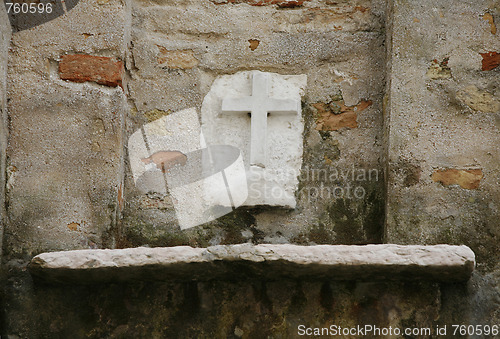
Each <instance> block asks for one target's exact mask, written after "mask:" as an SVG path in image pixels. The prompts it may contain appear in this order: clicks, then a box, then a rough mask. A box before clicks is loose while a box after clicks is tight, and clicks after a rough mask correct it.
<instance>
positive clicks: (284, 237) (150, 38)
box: [0, 0, 500, 339]
mask: <svg viewBox="0 0 500 339" xmlns="http://www.w3.org/2000/svg"><path fill="white" fill-rule="evenodd" d="M232 2H236V3H227V2H226V1H216V0H214V1H210V0H161V1H143V0H136V1H133V2H128V1H119V0H81V1H80V3H79V4H78V5H77V7H76V8H75V9H73V10H72V11H71V12H69V13H68V14H66V15H65V16H62V17H60V18H58V19H55V20H53V21H51V22H48V23H46V24H44V25H42V26H38V27H35V28H34V29H31V30H27V31H22V32H19V33H16V34H15V35H14V37H13V39H12V43H11V50H10V53H9V55H8V58H9V69H8V77H7V80H8V82H7V91H6V90H5V81H3V82H2V81H0V89H1V91H0V93H3V97H2V98H3V99H1V100H2V101H1V102H2V103H3V105H0V107H2V114H3V118H2V120H1V121H2V124H3V125H2V128H4V129H5V128H6V126H7V125H6V123H5V122H6V120H5V118H6V112H7V111H6V110H5V107H7V104H8V113H9V118H10V141H9V145H8V149H7V154H8V157H9V159H8V168H7V169H5V168H2V170H1V173H2V174H1V175H2V176H4V173H5V172H7V176H8V185H7V192H6V193H5V194H1V195H0V196H1V198H0V199H4V197H5V196H6V197H7V199H8V204H7V205H8V210H7V211H8V216H9V218H8V222H7V223H6V230H5V235H4V241H3V244H4V248H3V255H4V258H3V262H2V266H3V270H2V271H3V273H4V274H3V275H2V297H1V298H0V300H1V301H2V305H1V310H2V312H1V313H2V320H1V323H0V335H2V337H3V336H4V335H5V336H7V335H12V337H13V338H30V339H31V338H47V337H61V338H67V337H75V338H103V337H110V338H127V337H153V338H164V337H229V338H231V337H233V338H236V337H244V338H256V337H257V338H258V337H292V338H293V337H298V333H297V326H298V325H300V324H304V325H306V326H310V327H323V326H329V325H332V324H337V325H339V326H342V327H347V326H356V325H358V324H361V325H364V324H372V325H377V326H379V327H382V326H385V327H388V326H393V327H401V328H404V327H421V328H422V327H433V328H435V326H438V325H439V326H444V325H448V326H450V324H467V325H468V324H474V325H475V324H482V325H494V324H498V323H499V321H500V311H499V310H500V292H499V291H500V287H499V286H500V278H499V272H500V270H499V264H498V262H499V255H500V254H499V253H500V251H499V243H500V241H499V238H498V237H499V236H500V235H499V230H500V228H499V226H498V221H497V220H498V215H499V212H498V211H499V210H500V207H499V203H500V196H499V190H498V182H499V180H500V179H499V177H500V173H499V168H500V166H499V158H498V145H499V137H498V136H499V134H498V133H499V132H498V130H499V121H500V120H499V118H498V117H499V112H495V111H488V110H490V109H489V108H488V107H496V106H495V100H498V96H499V92H498V91H499V86H498V85H499V84H498V81H499V80H498V79H499V76H498V74H499V72H500V70H499V68H496V69H493V70H489V71H483V70H482V65H481V55H480V53H485V52H490V51H497V52H500V45H499V36H498V33H496V34H494V33H492V28H491V25H490V23H489V21H488V20H485V19H484V15H485V14H486V13H490V15H492V17H493V18H494V19H495V20H496V21H495V22H497V23H498V22H499V20H500V19H499V16H500V13H499V7H498V4H497V3H496V2H495V1H493V0H492V1H486V0H485V1H472V0H471V1H468V0H460V1H446V0H439V1H424V2H422V1H402V0H401V1H400V0H397V1H390V2H389V4H388V6H387V8H386V3H385V2H384V1H378V0H373V1H368V0H349V1H347V0H346V1H344V0H342V1H330V0H311V1H305V2H304V5H303V6H296V7H291V8H279V7H278V6H276V5H270V6H250V5H248V4H246V3H244V2H250V3H251V2H252V1H243V0H242V1H232ZM283 2H285V1H283ZM4 21H5V22H7V21H6V20H4ZM2 22H3V21H2ZM2 32H4V31H2ZM5 32H6V33H7V35H4V33H2V39H3V40H2V41H4V45H2V46H8V40H9V38H8V33H9V32H10V28H9V27H5ZM250 40H252V41H254V42H253V44H255V41H257V40H258V41H259V43H258V45H257V46H255V45H253V47H256V48H254V49H252V48H250V47H251V46H252V42H251V41H250ZM6 41H7V42H6ZM176 51H182V53H176ZM0 52H2V53H3V54H0V80H1V79H2V72H1V69H2V67H5V66H6V65H7V54H6V52H7V48H0ZM66 54H82V55H83V54H84V55H92V56H101V57H113V58H115V59H118V60H121V61H124V62H125V66H126V74H125V76H124V80H125V81H126V83H125V85H124V90H122V89H121V88H119V87H116V88H110V87H106V86H102V85H97V84H95V83H73V82H66V81H63V80H61V79H60V77H59V73H58V64H59V62H60V61H61V56H63V55H66ZM176 58H177V59H176ZM183 58H187V60H183ZM159 60H163V62H159ZM164 60H167V64H165V62H164ZM168 60H170V61H168ZM434 60H436V61H434ZM168 62H170V65H169V64H168ZM178 65H181V66H180V67H179V66H178ZM182 65H184V66H182ZM186 65H187V66H186ZM246 69H259V70H263V71H271V72H278V73H283V74H307V75H308V77H309V83H308V88H307V93H306V96H305V99H304V102H303V103H302V104H303V112H304V119H305V121H306V132H305V134H304V140H305V143H304V147H305V148H304V149H305V156H304V165H305V166H309V168H315V169H325V168H337V169H340V170H350V169H351V168H352V166H354V168H360V169H377V170H379V172H380V176H379V178H378V180H377V181H376V182H364V183H362V184H363V185H365V186H364V187H365V189H366V190H367V192H369V193H370V195H368V196H367V199H364V200H363V199H361V200H352V199H351V200H349V199H337V200H331V199H308V198H307V197H304V198H303V199H301V200H299V204H298V208H297V209H296V210H293V211H290V210H280V209H275V208H266V207H258V208H255V209H240V210H238V211H237V212H235V213H233V214H231V215H228V216H226V217H224V218H222V219H221V220H219V221H217V222H214V223H211V224H208V225H203V226H200V227H197V228H194V229H191V230H187V231H181V230H179V229H178V225H177V224H176V222H175V218H174V214H173V210H172V205H171V204H170V202H169V198H168V197H162V196H148V195H142V194H141V193H140V192H138V191H137V190H136V188H135V187H134V185H133V184H132V181H131V178H130V169H129V168H128V164H127V163H126V162H127V153H126V152H127V150H126V147H125V145H126V138H127V137H128V136H129V135H130V134H131V133H132V132H133V131H135V130H136V129H137V128H139V127H140V126H141V125H143V124H145V123H148V122H150V121H152V120H154V119H157V118H159V117H161V116H162V115H166V114H169V113H171V112H173V111H176V110H180V109H183V108H187V107H196V108H199V107H200V105H201V101H202V99H203V97H204V95H205V94H206V93H207V92H208V89H209V87H210V84H211V83H212V81H213V79H214V78H215V76H217V75H220V74H226V73H234V72H237V71H239V70H246ZM3 74H5V72H4V73H3ZM3 79H4V80H5V79H6V77H5V76H4V77H3ZM472 85H474V86H475V87H474V88H472V87H471V86H472ZM1 86H4V87H1ZM6 92H7V94H6ZM384 93H385V95H386V96H385V100H384ZM484 93H489V94H490V96H488V95H486V94H484ZM7 97H8V98H9V99H10V100H9V102H8V103H7V101H6V98H7ZM482 98H483V99H484V98H486V102H485V101H484V100H483V99H482ZM363 100H366V101H368V100H369V101H371V105H370V106H369V107H368V108H367V109H365V110H363V111H361V112H358V115H357V123H358V127H357V128H345V127H344V128H340V129H339V130H331V131H317V130H316V126H317V119H318V116H319V115H320V114H321V113H322V112H321V110H323V111H324V112H323V113H325V112H326V113H328V114H338V113H339V112H338V111H336V110H335V109H336V108H335V105H337V104H338V103H340V101H343V104H345V105H346V106H355V105H357V104H358V103H359V102H360V101H363ZM336 102H337V103H336ZM479 107H481V109H483V110H486V111H487V112H485V111H482V110H481V109H478V108H479ZM485 107H486V108H485ZM6 136H7V134H6V133H3V134H2V138H6ZM5 140H6V139H1V140H0V143H1V145H2V149H1V150H0V154H1V155H2V159H4V157H5V153H6V152H5V147H7V146H6V143H5ZM3 163H4V161H3V160H2V166H4V165H3ZM385 168H387V172H385V171H384V169H385ZM444 169H451V170H457V171H462V172H459V175H463V176H465V177H466V178H469V179H470V177H469V174H471V175H472V179H471V180H476V179H477V178H478V177H479V175H478V174H474V173H476V172H474V173H469V174H466V173H465V172H463V171H468V170H473V171H476V170H481V173H482V175H481V179H480V182H479V186H478V187H477V188H471V187H472V186H474V183H469V188H462V187H461V186H460V185H459V184H458V182H457V184H454V185H453V184H452V185H448V186H445V185H443V180H445V179H443V178H441V179H440V180H441V182H440V181H439V180H437V179H436V177H435V176H434V177H433V175H434V174H435V173H436V171H439V170H444ZM447 173H451V174H449V175H450V176H451V177H452V179H453V178H455V179H456V177H453V176H455V175H456V173H455V172H453V171H452V172H447ZM467 173H468V172H467ZM384 177H385V178H384ZM1 178H3V177H0V179H1ZM433 178H434V179H436V180H434V179H433ZM384 179H385V180H386V181H385V182H384ZM460 180H461V179H460ZM445 181H446V180H445ZM0 182H5V180H0ZM348 183H350V182H349V180H348V179H347V180H346V181H341V182H340V183H333V184H334V185H337V184H340V185H345V184H348ZM461 183H462V184H463V185H465V186H467V185H468V184H467V183H463V182H461ZM320 184H321V181H304V182H302V183H301V187H317V186H318V185H320ZM327 184H328V183H327ZM329 184H332V183H329ZM351 184H352V182H351ZM0 186H1V187H2V188H1V190H3V187H4V185H3V184H1V185H0ZM0 206H4V203H3V200H1V201H0ZM384 207H385V211H384ZM384 219H385V225H384ZM247 241H250V242H255V243H259V242H262V243H265V242H274V243H279V242H291V243H299V244H303V245H312V244H319V243H330V244H338V243H342V244H347V243H348V244H362V243H367V242H381V241H385V242H390V243H401V244H413V243H415V244H431V243H432V244H433V243H451V244H467V245H469V246H470V247H471V248H472V249H473V250H474V251H475V252H476V254H477V256H478V269H477V271H476V273H475V274H474V276H473V277H472V279H471V280H470V281H469V282H468V283H463V284H437V283H434V282H429V281H424V282H418V281H415V282H362V281H348V282H332V281H314V282H302V281H280V282H265V281H239V282H237V281H236V282H229V281H225V282H203V283H201V282H188V283H163V282H155V283H151V282H136V283H129V284H107V285H90V286H80V285H47V284H44V283H43V282H40V281H33V279H32V277H31V276H30V275H29V274H28V273H27V271H26V264H27V262H28V261H29V260H30V259H31V257H32V256H33V255H34V254H38V253H40V252H44V251H53V250H71V249H78V248H95V247H100V248H114V247H133V246H140V245H149V246H173V245H185V244H189V245H192V246H207V245H209V244H210V245H212V244H228V243H241V242H247ZM416 337H419V336H416ZM420 337H424V338H425V336H420ZM455 337H457V336H455ZM463 337H465V336H463Z"/></svg>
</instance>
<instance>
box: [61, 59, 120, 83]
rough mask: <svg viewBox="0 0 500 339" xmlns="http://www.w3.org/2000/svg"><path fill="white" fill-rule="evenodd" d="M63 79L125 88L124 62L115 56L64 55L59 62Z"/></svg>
mask: <svg viewBox="0 0 500 339" xmlns="http://www.w3.org/2000/svg"><path fill="white" fill-rule="evenodd" d="M59 73H60V77H61V79H63V80H69V81H73V82H85V81H91V82H96V83H98V84H100V85H105V86H110V87H116V86H120V87H122V88H123V84H122V82H123V73H124V67H123V62H121V61H117V60H115V59H114V58H107V57H99V56H93V55H79V54H76V55H63V56H62V57H61V61H60V63H59Z"/></svg>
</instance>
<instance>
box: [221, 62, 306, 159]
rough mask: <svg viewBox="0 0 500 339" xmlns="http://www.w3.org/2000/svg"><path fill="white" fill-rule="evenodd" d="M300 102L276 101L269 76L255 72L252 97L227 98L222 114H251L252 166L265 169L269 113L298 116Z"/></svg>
mask: <svg viewBox="0 0 500 339" xmlns="http://www.w3.org/2000/svg"><path fill="white" fill-rule="evenodd" d="M299 105H300V102H298V101H297V100H293V99H275V98H271V97H270V96H269V74H267V73H263V72H259V71H255V72H253V79H252V95H251V96H248V97H242V98H225V99H223V101H222V113H250V114H251V121H250V124H251V127H250V138H251V140H250V165H254V166H259V167H263V168H264V167H265V164H266V150H267V115H268V113H279V114H298V112H300V106H299Z"/></svg>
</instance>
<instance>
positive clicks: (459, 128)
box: [386, 0, 500, 324]
mask: <svg viewBox="0 0 500 339" xmlns="http://www.w3.org/2000/svg"><path fill="white" fill-rule="evenodd" d="M393 10H394V13H393V15H392V34H391V36H392V45H391V53H390V57H389V59H390V60H391V65H390V68H389V73H390V79H391V83H390V86H389V88H388V91H389V94H390V101H389V102H390V103H389V104H388V107H387V124H388V129H389V132H388V167H389V171H388V191H387V202H386V203H387V227H386V242H389V243H400V244H440V243H447V244H466V245H468V246H470V247H471V248H472V249H473V250H474V252H475V253H476V256H477V261H478V264H477V275H476V276H475V277H474V278H473V279H472V282H471V284H470V286H469V288H470V289H469V290H468V291H467V292H466V293H465V294H464V295H460V296H459V295H458V294H459V293H458V292H457V293H456V294H455V293H452V292H451V291H453V289H444V290H443V292H442V293H443V296H445V298H444V299H446V300H448V301H449V302H452V303H456V305H461V306H457V308H456V313H455V314H454V315H453V316H454V317H456V318H455V319H462V322H463V323H477V324H485V323H490V322H491V323H498V322H499V320H500V318H499V317H500V313H499V312H498V300H500V299H499V298H500V281H499V279H498V274H499V272H500V266H499V259H500V241H499V237H500V225H499V223H498V216H499V211H500V188H499V186H498V183H499V182H500V153H499V152H498V149H499V142H500V138H499V130H500V120H499V118H500V77H499V71H500V69H499V68H498V67H496V68H493V67H494V66H495V65H494V64H495V58H497V57H496V56H495V55H496V54H495V53H498V52H499V51H500V36H499V35H498V34H497V32H496V26H495V21H494V20H493V19H491V20H490V18H496V20H497V21H496V22H497V23H498V16H499V14H500V7H499V4H498V2H494V1H466V0H463V1H438V2H436V1H419V2H412V1H410V2H408V1H394V4H393ZM498 64H499V62H498V59H497V61H496V65H498ZM473 286H474V287H473ZM462 292H463V291H462ZM449 295H453V296H454V297H453V298H450V299H448V296H449ZM466 305H467V306H466ZM448 315H449V316H451V314H448ZM443 319H446V316H444V315H443Z"/></svg>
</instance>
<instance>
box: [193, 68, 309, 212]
mask: <svg viewBox="0 0 500 339" xmlns="http://www.w3.org/2000/svg"><path fill="white" fill-rule="evenodd" d="M306 83H307V77H306V76H305V75H280V74H275V73H265V72H260V71H245V72H238V73H236V74H233V75H223V76H219V77H217V78H216V79H215V81H214V83H213V84H212V87H211V89H210V91H209V92H208V94H207V95H206V97H205V99H204V100H203V104H202V110H201V113H202V114H201V116H202V119H201V120H202V131H203V134H204V136H205V140H206V142H207V144H212V145H217V144H221V145H231V146H234V147H237V148H238V149H240V150H241V152H242V155H243V159H244V163H245V169H246V173H247V175H246V177H247V183H248V198H247V199H246V201H245V203H244V204H243V205H244V206H256V205H269V206H281V207H286V208H295V206H296V200H295V192H296V190H297V187H298V178H297V177H298V176H299V175H300V168H301V166H302V153H303V136H302V135H303V131H304V121H303V118H302V114H301V97H302V96H303V95H304V90H305V87H306Z"/></svg>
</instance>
